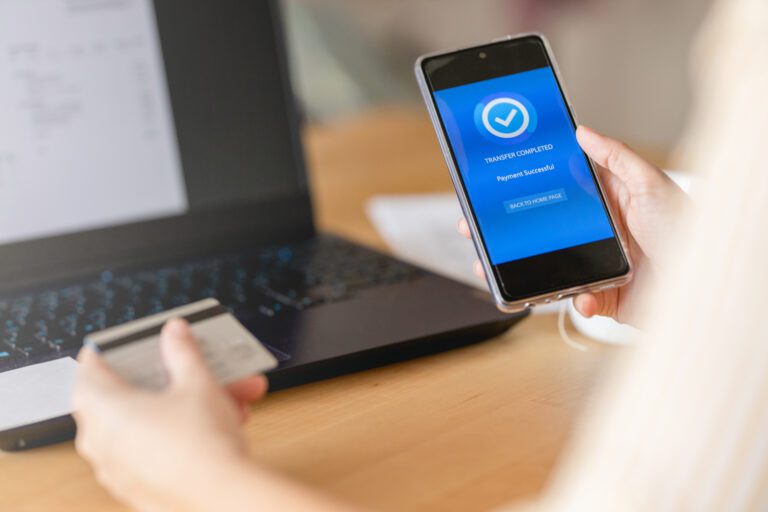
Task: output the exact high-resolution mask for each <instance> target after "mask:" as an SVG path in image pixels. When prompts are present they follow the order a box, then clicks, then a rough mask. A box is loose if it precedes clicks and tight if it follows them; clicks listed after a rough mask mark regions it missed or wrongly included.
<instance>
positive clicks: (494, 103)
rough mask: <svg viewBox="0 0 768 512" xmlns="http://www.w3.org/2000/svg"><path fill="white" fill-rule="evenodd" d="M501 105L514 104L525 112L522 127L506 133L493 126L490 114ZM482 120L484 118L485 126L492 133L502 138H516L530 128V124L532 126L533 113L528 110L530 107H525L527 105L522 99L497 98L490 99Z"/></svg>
mask: <svg viewBox="0 0 768 512" xmlns="http://www.w3.org/2000/svg"><path fill="white" fill-rule="evenodd" d="M499 105H512V106H513V107H516V108H517V109H518V110H519V111H520V112H521V113H522V114H523V123H522V124H521V125H520V128H518V129H517V130H515V131H514V132H510V133H505V132H502V131H499V130H497V129H496V128H494V127H493V125H491V121H490V119H489V116H490V115H491V110H493V109H494V108H495V107H497V106H499ZM482 120H483V126H485V129H486V130H488V132H489V133H490V134H491V135H495V136H496V137H499V138H500V139H514V138H516V137H519V136H520V135H522V134H523V133H525V131H526V130H528V126H530V124H531V114H530V113H529V112H528V109H527V108H525V105H523V104H522V103H521V102H520V101H518V100H516V99H513V98H496V99H495V100H493V101H490V102H489V103H488V104H487V105H486V106H485V108H484V109H483V114H482Z"/></svg>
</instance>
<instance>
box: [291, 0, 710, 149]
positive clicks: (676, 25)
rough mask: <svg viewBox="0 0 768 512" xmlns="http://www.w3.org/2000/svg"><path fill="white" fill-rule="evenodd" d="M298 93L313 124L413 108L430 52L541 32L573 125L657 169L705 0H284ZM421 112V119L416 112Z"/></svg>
mask: <svg viewBox="0 0 768 512" xmlns="http://www.w3.org/2000/svg"><path fill="white" fill-rule="evenodd" d="M284 3H285V8H286V13H287V16H288V25H289V28H288V32H289V39H290V51H291V53H292V57H293V66H294V70H293V72H294V76H295V77H296V81H297V84H296V85H297V92H298V94H299V95H300V98H301V101H302V103H303V105H304V108H305V112H306V113H307V115H308V116H309V117H310V119H312V120H313V121H315V122H319V123H332V122H334V121H336V120H340V119H344V118H349V117H355V116H357V115H359V114H360V113H362V112H365V111H368V110H370V109H386V108H393V107H398V106H400V107H402V106H413V107H414V108H418V109H421V111H422V112H423V107H422V106H421V99H420V96H419V92H418V90H417V87H416V84H415V80H414V78H413V71H412V69H413V62H414V60H415V59H416V57H417V56H419V55H420V54H423V53H427V52H433V51H440V50H446V49H451V48H456V47H460V46H464V45H470V44H476V43H482V42H486V41H489V40H491V39H494V38H497V37H500V36H502V35H506V34H514V33H517V32H523V31H540V32H542V33H544V34H545V35H546V36H547V37H548V38H549V39H550V42H551V43H552V46H553V48H554V51H555V54H556V56H557V58H558V61H559V64H560V67H561V71H562V73H563V75H564V80H565V84H566V87H567V88H568V92H569V94H570V96H571V98H572V101H573V103H574V105H575V108H576V111H577V114H578V116H579V119H580V120H581V121H582V122H584V123H586V124H590V125H592V126H594V127H595V128H597V129H599V130H602V131H604V132H606V133H608V134H611V135H612V136H615V137H618V138H622V139H624V140H626V141H627V142H629V143H630V144H632V145H634V146H635V147H636V148H638V149H639V150H640V151H641V152H642V153H644V154H645V155H647V156H649V157H650V158H651V159H655V160H657V161H658V163H660V164H663V163H667V161H666V159H667V157H668V156H669V155H670V153H671V152H672V151H673V149H674V147H675V144H676V142H677V140H678V139H679V137H680V135H681V133H682V132H683V130H684V127H685V120H686V118H687V116H688V111H689V109H690V107H691V99H690V98H691V94H690V79H689V77H690V73H689V61H690V54H691V48H692V44H693V43H694V41H695V38H696V34H697V31H698V28H699V27H700V25H701V23H702V20H703V19H704V17H705V15H706V14H707V11H708V9H709V7H710V1H708V0H472V1H468V0H388V1H382V0H284ZM424 115H426V114H424Z"/></svg>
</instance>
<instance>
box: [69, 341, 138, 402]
mask: <svg viewBox="0 0 768 512" xmlns="http://www.w3.org/2000/svg"><path fill="white" fill-rule="evenodd" d="M77 361H78V363H79V365H78V370H77V379H76V381H75V385H74V390H73V405H74V408H75V409H76V410H80V409H83V408H85V407H87V406H88V405H90V404H95V403H99V402H100V400H102V399H103V398H104V397H106V396H108V397H110V398H114V395H115V394H119V393H124V392H126V391H129V390H130V389H131V388H130V386H129V385H128V384H127V383H126V382H125V381H124V380H123V379H121V378H120V376H118V375H117V374H116V373H115V372H113V371H112V369H111V368H110V367H109V366H107V364H106V363H105V362H104V360H103V359H102V358H101V357H100V356H99V354H97V353H96V351H94V350H93V349H92V348H91V347H88V346H86V347H84V348H83V349H82V350H81V351H80V354H79V355H78V357H77Z"/></svg>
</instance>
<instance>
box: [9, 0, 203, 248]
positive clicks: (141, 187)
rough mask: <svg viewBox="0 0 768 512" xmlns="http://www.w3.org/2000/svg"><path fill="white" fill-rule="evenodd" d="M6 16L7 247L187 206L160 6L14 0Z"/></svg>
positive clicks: (141, 1)
mask: <svg viewBox="0 0 768 512" xmlns="http://www.w3.org/2000/svg"><path fill="white" fill-rule="evenodd" d="M0 20H4V21H5V22H4V21H0V26H1V27H2V29H0V48H1V51H0V91H2V94H0V111H1V112H2V113H3V114H2V116H0V243H5V242H13V241H19V240H24V239H31V238H40V237H44V236H50V235H55V234H62V233H67V232H72V231H80V230H83V229H89V228H95V227H104V226H106V225H113V224H123V223H128V222H131V221H135V220H144V219H147V218H152V217H161V216H167V215H173V214H179V213H183V212H184V211H186V209H187V207H188V204H187V197H186V191H185V188H184V178H183V173H182V169H181V163H180V160H179V154H178V147H177V144H176V134H175V129H174V123H173V116H172V114H171V111H170V101H169V99H168V86H167V81H166V78H165V70H164V67H163V63H162V53H161V51H160V42H159V38H158V34H157V26H156V24H155V22H154V11H153V6H152V4H151V2H149V1H147V0H133V1H110V2H107V1H93V0H32V1H29V0H14V1H8V0H4V1H2V2H0ZM54 212H55V214H52V213H54Z"/></svg>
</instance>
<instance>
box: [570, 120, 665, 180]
mask: <svg viewBox="0 0 768 512" xmlns="http://www.w3.org/2000/svg"><path fill="white" fill-rule="evenodd" d="M576 137H577V138H578V140H579V145H581V149H583V150H584V152H585V153H587V155H589V157H590V158H591V159H592V160H594V161H595V162H597V164H598V165H600V166H601V167H604V168H606V169H608V171H610V172H611V173H612V174H614V175H615V176H616V177H617V178H619V180H621V181H622V182H624V184H625V185H626V186H627V187H628V188H629V189H630V191H631V192H632V193H633V194H643V193H645V192H649V191H651V190H653V189H654V186H655V185H657V183H658V181H659V180H661V179H663V178H664V177H665V175H664V173H662V172H661V170H659V169H658V168H656V167H654V166H653V165H651V164H650V163H648V162H646V161H645V160H644V159H643V158H642V157H641V156H640V155H638V154H637V153H635V152H634V151H632V149H630V148H629V147H628V146H627V145H626V144H624V143H623V142H619V141H618V140H615V139H611V138H609V137H606V136H604V135H601V134H599V133H597V132H596V131H594V130H593V129H591V128H587V127H586V126H579V128H578V129H577V130H576Z"/></svg>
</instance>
